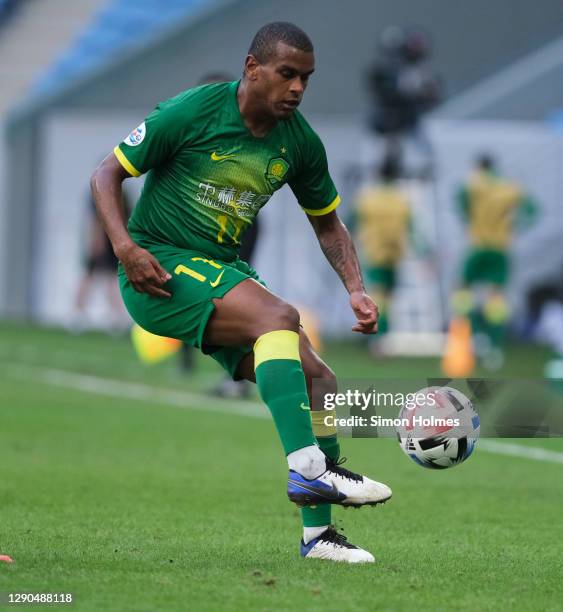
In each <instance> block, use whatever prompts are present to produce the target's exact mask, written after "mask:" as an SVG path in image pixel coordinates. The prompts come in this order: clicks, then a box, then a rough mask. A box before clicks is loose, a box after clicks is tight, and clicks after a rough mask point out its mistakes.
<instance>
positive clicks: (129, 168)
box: [113, 147, 141, 176]
mask: <svg viewBox="0 0 563 612" xmlns="http://www.w3.org/2000/svg"><path fill="white" fill-rule="evenodd" d="M113 153H114V155H115V156H116V157H117V159H118V160H119V163H120V164H121V165H122V166H123V167H124V168H125V170H127V172H129V174H130V175H131V176H141V173H140V172H139V171H138V170H137V168H135V166H134V165H133V164H132V163H131V162H130V161H129V160H128V159H127V158H126V157H125V155H124V154H123V151H122V150H121V149H120V148H119V147H115V149H114V150H113Z"/></svg>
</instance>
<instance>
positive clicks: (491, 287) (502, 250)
mask: <svg viewBox="0 0 563 612" xmlns="http://www.w3.org/2000/svg"><path fill="white" fill-rule="evenodd" d="M458 202H459V206H460V209H461V213H462V215H463V218H464V220H465V222H466V223H467V227H468V231H469V238H470V243H471V247H470V250H469V252H468V254H467V256H466V258H465V261H464V265H463V271H462V283H463V287H462V289H461V290H460V291H458V292H456V293H455V294H454V296H453V300H452V307H453V310H454V313H455V314H456V315H458V316H465V317H468V318H469V320H470V322H471V327H472V332H473V337H474V344H475V345H476V346H475V349H476V352H477V355H478V356H480V357H482V359H483V365H484V366H485V367H488V368H489V369H497V368H498V367H500V366H501V365H502V363H503V361H504V355H503V351H502V348H503V342H504V336H505V330H506V326H507V323H508V319H509V316H510V309H509V305H508V302H507V300H506V297H505V295H504V290H505V287H506V284H507V282H508V278H509V270H510V266H509V254H508V249H509V247H510V244H511V242H512V238H513V235H514V228H515V225H516V224H517V223H518V222H520V223H529V222H530V221H531V220H532V219H533V218H534V216H535V214H536V211H537V207H536V205H535V203H534V202H533V201H532V200H531V199H530V198H529V197H528V196H527V195H526V194H525V193H524V192H523V190H522V188H521V187H520V186H519V185H517V184H516V183H514V182H512V181H509V180H508V179H506V178H503V177H501V176H500V175H499V173H498V170H497V168H496V163H495V160H494V159H493V158H492V157H491V156H490V155H487V154H483V155H481V156H480V157H479V158H478V159H477V160H476V167H475V169H474V171H473V172H472V174H471V176H470V177H469V180H468V181H467V183H466V184H465V185H463V186H462V187H461V189H460V190H459V193H458Z"/></svg>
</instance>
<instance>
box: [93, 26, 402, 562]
mask: <svg viewBox="0 0 563 612" xmlns="http://www.w3.org/2000/svg"><path fill="white" fill-rule="evenodd" d="M314 68H315V59H314V53H313V45H312V43H311V41H310V39H309V37H308V36H307V35H306V34H305V33H304V32H303V31H302V30H301V29H300V28H298V27H297V26H295V25H293V24H290V23H284V22H277V23H271V24H268V25H265V26H264V27H262V28H261V29H260V30H259V31H258V33H257V34H256V36H255V37H254V39H253V41H252V44H251V46H250V50H249V52H248V55H247V57H246V60H245V65H244V76H243V78H242V80H240V81H235V82H232V83H219V84H213V85H204V86H202V87H197V88H195V89H189V90H187V91H185V92H183V93H181V94H179V95H178V96H176V97H174V98H172V99H170V100H168V101H166V102H163V103H161V104H159V105H158V106H157V107H156V109H155V110H154V111H153V112H152V113H151V114H150V115H149V116H148V117H147V118H146V120H145V121H144V122H143V123H142V124H141V125H140V126H139V127H138V128H136V129H135V130H133V132H131V134H129V136H127V138H125V140H124V141H123V142H122V143H120V144H119V145H118V146H117V147H116V148H115V149H114V152H113V154H111V155H109V156H108V157H107V158H106V159H105V160H104V161H103V162H102V163H101V165H100V166H99V167H98V168H97V169H96V170H95V171H94V174H93V175H92V179H91V186H92V190H93V193H94V197H95V200H96V203H97V206H98V211H99V214H100V217H101V218H102V220H103V223H104V225H105V228H106V231H107V233H108V235H109V238H110V240H111V242H112V245H113V248H114V250H115V253H116V255H117V257H118V258H119V260H120V266H119V280H120V285H121V292H122V296H123V299H124V302H125V305H126V306H127V309H128V310H129V312H130V314H131V316H132V317H133V319H134V320H135V321H136V322H137V323H138V324H139V325H140V326H141V327H143V328H145V329H147V330H148V331H150V332H152V333H155V334H158V335H162V336H169V337H173V338H178V339H180V340H182V341H184V342H187V343H190V344H193V345H194V346H197V347H198V348H200V349H201V350H202V351H203V352H204V353H205V354H209V355H211V356H212V357H213V358H214V359H215V360H217V361H218V362H219V363H220V364H221V365H222V366H223V367H224V368H225V370H227V371H228V372H229V373H230V375H231V376H232V377H233V378H234V379H247V380H251V381H253V382H256V384H257V386H258V389H259V392H260V395H261V397H262V399H263V401H264V402H265V403H266V404H267V406H268V408H269V409H270V411H271V414H272V417H273V420H274V423H275V426H276V429H277V431H278V434H279V437H280V439H281V442H282V446H283V449H284V452H285V455H286V456H287V463H288V466H289V478H288V487H287V493H288V497H289V499H290V500H291V501H293V502H295V503H296V504H297V505H299V506H301V507H302V508H303V509H302V516H303V523H304V533H303V540H302V542H301V555H302V556H304V557H307V558H315V557H317V558H323V559H330V560H334V561H345V562H350V563H353V562H371V561H373V560H374V559H373V556H372V555H371V554H370V553H369V552H367V551H365V550H362V549H361V548H358V547H357V546H354V545H352V544H350V543H349V542H347V541H346V539H345V538H344V536H342V535H341V534H339V533H337V532H336V530H335V529H334V528H333V527H332V526H331V504H338V505H342V506H356V507H358V506H363V505H375V504H379V503H382V502H385V501H386V500H388V499H389V498H390V497H391V490H390V489H389V487H387V486H386V485H384V484H381V483H379V482H376V481H373V480H370V479H369V478H366V477H365V476H361V475H359V474H355V473H353V472H351V471H349V470H346V469H344V468H343V467H342V466H341V463H342V461H343V460H341V461H340V462H339V444H338V440H337V437H336V430H335V428H331V427H328V426H327V425H326V424H325V422H324V417H325V415H326V414H328V413H327V412H325V411H323V410H322V408H323V406H322V405H320V404H319V402H318V401H316V400H313V399H312V395H313V393H312V386H313V379H321V380H322V381H324V384H325V385H329V386H330V385H332V386H333V387H334V386H335V381H334V374H333V373H332V371H331V370H330V369H329V368H328V366H327V365H326V364H325V363H323V361H322V360H321V359H320V358H319V357H318V356H317V354H316V353H315V352H314V350H313V349H312V347H311V344H310V342H309V340H308V338H307V337H306V335H305V334H304V333H303V331H302V330H301V329H300V326H299V314H298V312H297V310H296V309H295V308H294V307H292V306H291V305H290V304H288V303H286V302H284V301H283V300H282V299H281V298H279V297H278V296H276V295H274V294H273V293H271V292H270V291H268V289H267V288H266V287H265V285H264V283H263V281H261V279H260V278H259V276H258V274H257V273H256V272H255V271H254V270H253V269H252V268H251V267H250V266H249V265H248V264H247V263H246V262H244V261H242V260H241V259H240V258H238V256H237V250H238V245H239V243H240V240H241V237H242V235H243V234H244V232H245V230H246V229H247V228H248V227H249V226H250V224H251V223H252V221H253V219H254V218H255V216H256V214H257V213H258V211H259V210H260V208H262V206H264V205H265V204H266V202H267V201H268V200H269V199H270V197H271V196H272V195H273V194H274V193H275V192H276V191H277V190H278V189H280V188H281V187H282V186H283V185H284V184H285V183H288V184H289V186H290V187H291V189H292V190H293V192H294V194H295V196H296V197H297V200H298V202H299V204H300V205H301V207H302V208H303V210H304V212H305V213H306V214H307V216H308V219H309V221H310V222H311V224H312V226H313V228H314V230H315V232H316V235H317V237H318V240H319V243H320V246H321V248H322V250H323V252H324V254H325V256H326V258H327V259H328V261H329V262H330V263H331V265H332V266H333V267H334V269H335V270H336V272H337V273H338V275H339V276H340V278H341V279H342V281H343V283H344V285H345V287H346V289H347V291H348V293H349V294H350V306H351V308H352V310H353V312H354V314H355V316H356V318H357V323H356V325H355V326H354V327H353V330H354V331H357V332H360V333H364V334H369V333H374V332H375V331H376V330H377V307H376V306H375V304H374V303H373V301H372V300H371V299H370V298H369V296H368V295H366V293H365V290H364V286H363V283H362V277H361V274H360V268H359V265H358V260H357V257H356V253H355V251H354V247H353V244H352V242H351V239H350V236H349V234H348V231H347V230H346V228H345V226H344V225H343V224H342V223H341V222H340V220H339V218H338V217H337V215H336V212H335V209H336V207H337V206H338V204H339V202H340V198H339V196H338V193H337V191H336V188H335V186H334V184H333V182H332V180H331V178H330V175H329V173H328V167H327V159H326V154H325V150H324V147H323V145H322V143H321V141H320V139H319V137H318V136H317V135H316V134H315V132H314V131H313V130H312V129H311V127H310V126H309V124H308V123H307V122H306V121H305V119H304V118H303V117H302V115H301V114H300V113H299V112H298V111H297V107H298V106H299V103H300V102H301V99H302V97H303V93H304V91H305V88H306V87H307V84H308V81H309V78H310V76H311V75H312V73H313V71H314ZM145 172H148V175H147V178H146V182H145V185H144V189H143V192H142V194H141V197H140V199H139V202H138V204H137V207H136V209H135V212H134V214H133V216H132V217H131V220H130V222H129V224H128V227H127V228H126V226H125V222H124V218H123V213H122V211H121V185H122V182H123V180H124V179H126V178H128V177H130V176H139V175H140V174H143V173H145ZM311 409H312V410H313V412H312V413H311Z"/></svg>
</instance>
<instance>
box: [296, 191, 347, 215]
mask: <svg viewBox="0 0 563 612" xmlns="http://www.w3.org/2000/svg"><path fill="white" fill-rule="evenodd" d="M340 202H341V200H340V196H339V195H337V196H336V197H335V198H334V200H332V202H331V203H330V204H329V205H328V206H325V207H324V208H320V209H318V210H317V209H314V208H303V207H302V208H303V210H304V211H305V212H306V213H307V214H308V215H311V216H312V217H321V216H322V215H328V213H331V212H332V211H333V210H335V209H336V208H337V207H338V205H339V204H340Z"/></svg>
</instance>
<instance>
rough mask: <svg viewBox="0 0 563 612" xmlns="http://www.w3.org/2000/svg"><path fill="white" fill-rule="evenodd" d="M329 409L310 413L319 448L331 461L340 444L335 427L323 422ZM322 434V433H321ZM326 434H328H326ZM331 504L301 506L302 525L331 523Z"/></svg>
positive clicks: (337, 454)
mask: <svg viewBox="0 0 563 612" xmlns="http://www.w3.org/2000/svg"><path fill="white" fill-rule="evenodd" d="M331 413H332V411H330V410H315V411H313V412H312V413H311V416H312V420H313V431H314V432H315V435H316V436H317V442H318V444H319V447H320V449H321V450H322V451H323V452H324V453H325V455H328V457H330V458H331V459H332V460H333V461H338V458H339V457H340V444H339V443H338V437H337V435H336V427H328V426H326V425H325V424H324V417H325V416H326V415H327V414H331ZM321 434H323V435H321ZM326 434H328V435H326ZM331 515H332V506H331V505H330V504H319V505H318V506H315V507H313V508H311V507H308V508H301V519H302V520H303V527H322V526H323V525H330V524H331V521H332V519H331Z"/></svg>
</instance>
